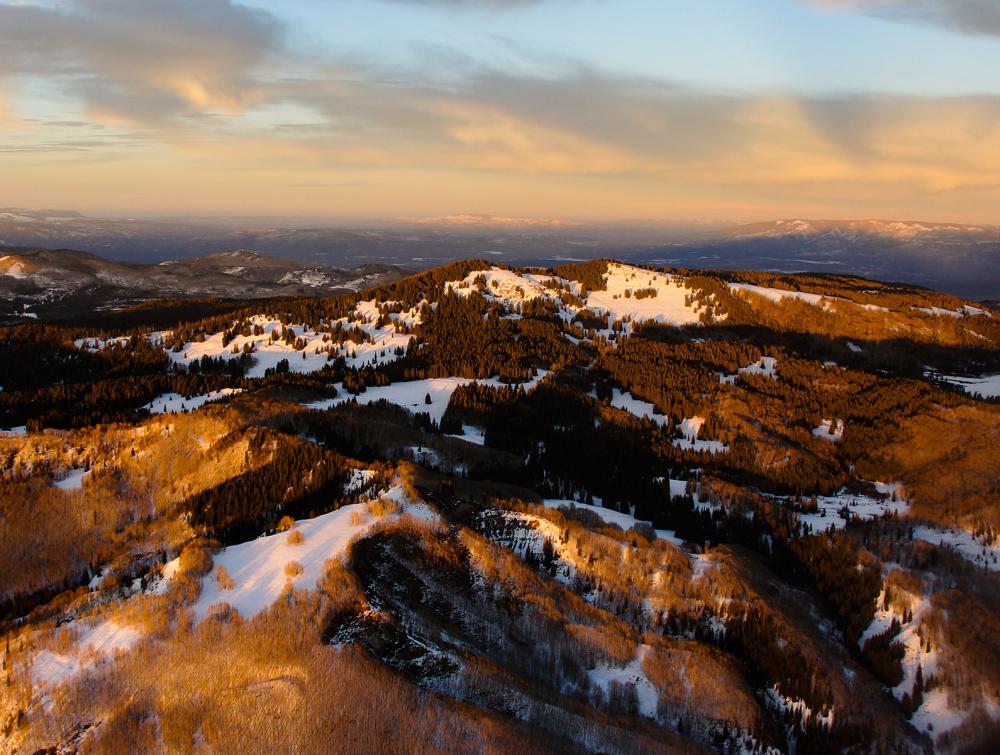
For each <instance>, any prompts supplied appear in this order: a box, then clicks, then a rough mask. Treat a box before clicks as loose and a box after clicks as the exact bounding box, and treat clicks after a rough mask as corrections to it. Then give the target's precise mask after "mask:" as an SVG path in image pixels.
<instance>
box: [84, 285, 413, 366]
mask: <svg viewBox="0 0 1000 755" xmlns="http://www.w3.org/2000/svg"><path fill="white" fill-rule="evenodd" d="M385 303H386V304H393V303H394V302H385ZM381 317H382V312H381V310H380V309H379V303H378V302H375V301H373V300H371V301H363V302H359V303H358V304H357V305H356V306H355V308H354V312H353V313H352V315H351V316H350V317H341V318H339V319H336V320H332V321H330V322H328V323H323V325H328V326H330V327H336V326H338V325H339V326H341V327H343V328H344V329H347V330H349V329H351V328H354V327H357V328H359V329H360V330H362V331H363V332H364V333H365V335H366V337H367V339H369V340H365V341H364V342H362V343H356V342H354V341H352V340H347V341H345V342H344V343H342V344H337V343H334V342H332V341H329V340H324V336H325V335H327V334H325V333H324V332H322V331H320V330H317V329H316V328H315V327H307V326H306V325H304V324H295V325H285V326H283V325H282V324H281V323H280V322H279V321H278V320H275V319H273V318H271V317H268V316H266V315H256V316H254V317H252V318H250V319H249V321H248V322H249V323H250V325H251V327H256V328H259V330H260V331H261V332H260V333H257V334H251V335H236V336H235V337H234V338H232V339H231V340H229V341H227V342H226V343H223V341H224V339H225V333H224V332H222V331H219V332H218V333H212V334H211V335H208V336H206V337H205V340H203V341H191V342H188V343H185V344H184V345H183V347H182V348H181V350H180V351H177V352H175V351H172V350H169V351H167V354H168V356H169V357H170V360H171V362H172V363H174V364H182V365H189V364H190V363H191V362H193V361H195V360H198V359H201V358H202V357H205V356H208V357H211V358H213V359H215V358H219V357H221V358H223V359H238V358H239V357H240V356H241V354H242V353H243V350H244V348H249V349H252V350H253V352H252V353H253V358H254V362H255V364H254V365H253V366H252V367H251V368H250V369H249V370H248V371H247V373H246V374H247V377H251V378H254V377H263V376H264V373H265V371H266V370H268V369H273V368H275V367H277V365H278V363H279V362H280V361H281V360H283V359H286V360H288V369H289V370H290V371H291V372H302V373H308V372H315V371H317V370H320V369H322V368H323V367H324V366H325V365H326V363H327V361H328V359H329V358H336V357H343V358H344V359H345V360H346V362H347V365H348V366H350V367H361V366H364V365H378V364H384V363H386V362H392V361H394V360H396V359H397V358H398V356H397V354H396V351H397V350H398V349H402V350H405V349H406V348H407V347H408V346H409V345H410V341H411V340H412V339H413V336H412V335H410V334H407V333H402V332H399V329H398V328H397V324H398V325H399V326H400V328H402V327H404V326H405V327H412V326H414V325H418V324H419V323H420V306H419V305H418V306H417V307H414V308H412V309H410V310H406V311H404V312H398V313H391V314H389V315H387V318H386V319H387V322H385V323H384V324H383V325H381V326H380V325H379V321H380V319H381ZM276 331H277V333H278V334H279V335H280V339H279V340H272V337H271V336H272V333H274V332H276ZM286 334H290V335H291V341H292V342H291V343H288V342H286V341H285V335H286ZM169 336H170V333H169V332H156V333H151V334H149V335H148V336H146V337H147V338H148V340H149V342H150V343H151V344H153V345H156V346H161V347H162V346H163V345H164V343H165V342H166V341H167V339H168V338H169ZM129 341H130V339H129V338H128V337H126V336H120V337H117V338H109V339H101V338H80V339H77V340H76V341H75V345H76V347H77V348H79V349H87V350H91V351H97V350H100V349H106V348H110V347H113V346H119V347H126V346H127V345H128V343H129ZM296 341H298V342H299V343H298V345H299V346H300V347H301V348H296V343H295V342H296ZM303 344H304V345H303Z"/></svg>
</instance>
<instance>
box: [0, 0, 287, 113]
mask: <svg viewBox="0 0 1000 755" xmlns="http://www.w3.org/2000/svg"><path fill="white" fill-rule="evenodd" d="M280 43H281V28H280V26H279V25H278V24H277V22H276V21H275V20H274V19H273V18H272V17H270V16H268V15H266V14H263V13H261V12H259V11H255V10H251V9H248V8H245V7H243V6H239V5H236V4H234V3H233V2H231V1H230V0H169V1H168V0H142V2H135V0H73V1H72V2H68V3H65V4H62V5H58V6H40V5H25V4H18V5H0V48H2V49H3V50H4V55H3V59H2V61H0V76H2V75H4V74H6V75H8V76H10V75H16V74H27V75H34V76H39V75H43V76H50V77H59V78H60V80H61V81H62V82H63V83H64V84H65V85H66V87H67V88H68V89H71V90H72V91H73V92H74V93H79V95H80V96H82V99H83V101H84V103H85V104H86V106H87V107H88V108H91V109H92V110H93V111H94V112H96V113H99V114H104V115H107V116H110V117H115V118H120V119H122V120H125V121H132V122H138V123H148V122H150V121H154V122H155V121H162V120H168V119H171V118H175V117H179V116H183V115H185V114H187V113H191V112H199V111H205V110H212V109H219V110H223V111H227V112H236V111H239V110H240V109H242V108H245V107H247V106H248V105H249V104H251V103H253V102H254V101H255V100H256V97H257V94H256V91H255V85H254V80H253V78H252V76H251V73H252V71H253V69H254V68H255V67H256V66H258V65H259V64H260V63H261V62H262V61H263V60H264V59H266V57H267V56H268V54H269V53H271V52H273V51H276V50H277V49H278V48H279V46H280Z"/></svg>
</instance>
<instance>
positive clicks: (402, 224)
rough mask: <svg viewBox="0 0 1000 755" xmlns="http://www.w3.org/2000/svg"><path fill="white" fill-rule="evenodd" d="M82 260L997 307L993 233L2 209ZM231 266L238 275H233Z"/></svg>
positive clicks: (926, 227) (35, 236) (7, 232)
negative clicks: (821, 281)
mask: <svg viewBox="0 0 1000 755" xmlns="http://www.w3.org/2000/svg"><path fill="white" fill-rule="evenodd" d="M2 247H29V248H38V247H44V248H49V249H54V248H67V249H79V250H82V251H86V252H92V253H95V254H100V255H101V256H103V257H107V258H109V259H116V260H120V261H123V262H131V263H140V262H141V263H152V262H162V261H164V260H169V259H184V258H188V257H193V256H200V255H207V254H212V253H215V252H217V251H218V250H220V249H249V250H253V251H254V252H257V253H259V254H264V255H274V256H276V257H281V258H285V259H291V260H301V261H302V262H301V263H300V265H304V266H319V267H334V268H346V269H352V268H356V267H358V266H359V265H363V264H365V263H374V262H377V263H381V264H385V265H395V266H402V267H407V268H412V269H423V268H428V267H433V266H434V265H438V264H442V263H444V262H448V261H452V260H456V259H464V258H470V257H477V258H487V259H492V260H495V261H497V262H504V263H506V264H511V265H543V266H548V265H553V264H559V263H562V262H567V261H583V260H588V259H595V258H600V257H611V258H618V259H627V260H629V261H632V262H637V263H644V264H656V265H669V266H674V267H687V268H708V269H751V270H771V271H778V272H829V273H838V274H851V275H861V276H865V277H871V278H876V279H882V280H894V281H899V282H903V283H910V284H916V285H921V286H926V287H929V288H934V289H937V290H941V291H947V292H948V293H952V294H956V295H958V296H963V297H966V298H972V299H981V300H983V299H985V300H1000V226H995V225H992V226H976V225H961V224H954V223H928V222H919V221H896V220H807V219H794V218H793V219H783V220H774V221H768V222H763V223H753V224H749V225H736V226H725V225H708V224H690V225H687V226H668V225H664V224H658V223H655V222H637V223H615V224H606V225H584V224H578V223H572V222H569V221H564V220H559V219H541V220H540V219H530V218H509V217H495V216H480V215H454V216H442V217H433V218H403V219H394V220H387V221H384V222H373V223H368V224H365V223H358V224H356V226H355V227H353V228H335V227H324V226H322V225H315V221H296V220H291V219H281V220H269V221H266V222H265V221H261V220H256V221H255V220H250V219H218V220H212V221H205V220H195V219H188V218H182V219H163V220H148V219H114V218H112V219H109V218H91V217H87V216H84V215H81V214H80V213H76V212H65V211H57V210H22V209H0V248H2ZM235 266H238V265H234V267H235Z"/></svg>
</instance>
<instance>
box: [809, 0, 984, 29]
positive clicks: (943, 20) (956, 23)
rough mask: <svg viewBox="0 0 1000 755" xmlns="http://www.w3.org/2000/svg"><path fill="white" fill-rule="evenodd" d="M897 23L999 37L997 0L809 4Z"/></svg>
mask: <svg viewBox="0 0 1000 755" xmlns="http://www.w3.org/2000/svg"><path fill="white" fill-rule="evenodd" d="M809 1H810V2H812V3H813V4H814V5H821V6H825V7H830V8H852V9H857V10H860V11H863V12H866V13H871V14H872V15H876V16H880V17H882V18H887V19H891V20H897V21H908V22H916V23H923V24H929V25H934V26H942V27H946V28H951V29H955V30H957V31H960V32H963V33H965V34H982V35H1000V2H998V0H809Z"/></svg>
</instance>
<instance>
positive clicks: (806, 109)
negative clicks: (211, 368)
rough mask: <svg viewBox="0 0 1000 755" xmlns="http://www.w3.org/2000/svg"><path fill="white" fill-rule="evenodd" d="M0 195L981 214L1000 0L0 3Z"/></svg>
mask: <svg viewBox="0 0 1000 755" xmlns="http://www.w3.org/2000/svg"><path fill="white" fill-rule="evenodd" d="M0 51H2V53H0V206H7V207H32V208H38V207H53V208H60V209H75V210H79V211H82V212H86V213H89V214H96V215H116V216H120V215H134V216H157V215H178V214H184V215H205V216H212V215H240V216H253V215H260V216H278V215H296V216H304V217H316V218H327V219H342V220H348V219H361V218H364V219H379V218H386V219H389V218H398V217H406V218H417V217H419V218H423V217H436V216H443V215H456V214H479V215H494V216H510V217H529V218H560V219H565V220H575V221H584V222H596V221H623V220H624V221H627V220H643V221H650V220H653V221H663V222H690V221H723V222H725V221H753V220H766V219H771V218H786V217H812V218H867V217H879V218H894V219H919V220H928V221H942V222H969V223H996V224H1000V0H248V1H247V2H233V1H232V0H61V1H55V0H51V1H45V0H37V1H35V0H22V1H18V2H14V1H11V0H0Z"/></svg>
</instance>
